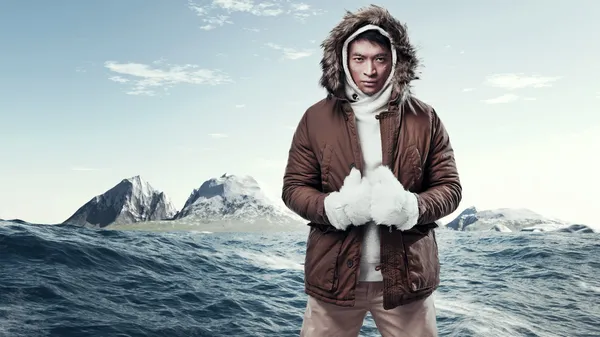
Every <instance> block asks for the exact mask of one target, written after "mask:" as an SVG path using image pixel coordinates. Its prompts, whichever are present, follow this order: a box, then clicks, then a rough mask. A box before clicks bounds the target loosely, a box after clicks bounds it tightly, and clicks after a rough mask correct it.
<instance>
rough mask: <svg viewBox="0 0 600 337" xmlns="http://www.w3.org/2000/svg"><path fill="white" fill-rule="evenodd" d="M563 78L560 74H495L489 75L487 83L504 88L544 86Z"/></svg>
mask: <svg viewBox="0 0 600 337" xmlns="http://www.w3.org/2000/svg"><path fill="white" fill-rule="evenodd" d="M559 79H561V77H560V76H554V77H550V76H538V75H531V76H525V75H523V74H495V75H491V76H488V77H487V78H486V80H485V82H484V83H485V84H487V85H489V86H491V87H496V88H502V89H509V90H515V89H523V88H543V87H550V86H552V84H553V82H556V81H558V80H559Z"/></svg>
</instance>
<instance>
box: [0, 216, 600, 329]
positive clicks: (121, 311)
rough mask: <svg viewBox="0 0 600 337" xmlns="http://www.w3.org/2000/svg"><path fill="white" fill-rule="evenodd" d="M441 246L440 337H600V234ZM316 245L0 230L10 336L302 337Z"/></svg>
mask: <svg viewBox="0 0 600 337" xmlns="http://www.w3.org/2000/svg"><path fill="white" fill-rule="evenodd" d="M437 235H438V242H439V248H440V257H441V260H442V284H441V286H440V289H439V290H438V291H437V292H436V293H435V294H434V296H435V303H436V307H437V311H438V328H439V335H440V336H460V337H469V336H486V337H493V336H502V337H512V336H569V337H575V336H600V259H599V258H598V257H599V256H600V235H599V234H569V233H496V232H480V233H465V232H453V231H448V230H439V231H438V234H437ZM305 243H306V234H305V233H276V234H235V233H202V232H197V231H175V232H162V231H123V230H95V229H85V228H76V227H69V226H44V225H21V224H11V223H7V222H4V223H0V336H10V337H20V336H27V337H34V336H103V337H108V336H173V337H175V336H186V337H187V336H282V337H283V336H298V334H299V330H300V326H301V324H302V314H303V312H304V307H305V303H306V295H305V294H304V292H303V271H302V262H303V254H304V247H305ZM361 336H379V334H378V332H377V330H376V328H375V325H374V323H373V321H372V319H371V317H370V316H367V318H366V319H365V322H364V326H363V329H362V331H361Z"/></svg>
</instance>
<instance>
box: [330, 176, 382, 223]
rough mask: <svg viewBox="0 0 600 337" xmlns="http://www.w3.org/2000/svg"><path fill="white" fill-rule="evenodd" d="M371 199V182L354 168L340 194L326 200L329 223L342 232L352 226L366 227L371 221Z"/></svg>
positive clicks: (336, 193) (331, 194)
mask: <svg viewBox="0 0 600 337" xmlns="http://www.w3.org/2000/svg"><path fill="white" fill-rule="evenodd" d="M370 197H371V186H370V184H369V182H368V181H367V179H366V178H362V177H361V174H360V171H359V170H357V169H356V168H353V169H352V170H351V171H350V174H348V176H347V177H346V179H344V183H343V185H342V188H340V190H339V192H333V193H330V194H329V195H328V196H327V197H326V198H325V200H324V207H325V214H326V215H327V218H328V219H329V222H330V223H331V224H332V225H333V226H334V227H336V228H337V229H340V230H346V228H347V227H348V226H350V225H355V226H360V225H364V224H365V223H367V222H369V221H370V220H371V209H370V207H369V206H370V203H369V200H370Z"/></svg>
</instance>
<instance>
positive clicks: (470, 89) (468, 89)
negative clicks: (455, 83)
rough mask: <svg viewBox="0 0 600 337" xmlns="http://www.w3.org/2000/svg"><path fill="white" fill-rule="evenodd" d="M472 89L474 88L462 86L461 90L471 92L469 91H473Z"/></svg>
mask: <svg viewBox="0 0 600 337" xmlns="http://www.w3.org/2000/svg"><path fill="white" fill-rule="evenodd" d="M474 90H475V88H464V89H463V90H462V91H463V92H471V91H474Z"/></svg>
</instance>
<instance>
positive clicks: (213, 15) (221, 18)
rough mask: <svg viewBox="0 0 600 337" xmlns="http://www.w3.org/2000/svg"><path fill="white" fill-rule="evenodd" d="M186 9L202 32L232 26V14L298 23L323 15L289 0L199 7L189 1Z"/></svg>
mask: <svg viewBox="0 0 600 337" xmlns="http://www.w3.org/2000/svg"><path fill="white" fill-rule="evenodd" d="M188 8H190V10H192V11H193V12H194V13H195V14H196V15H197V16H198V17H199V18H200V19H201V20H202V22H204V23H205V25H203V26H201V27H200V28H201V29H204V30H213V29H215V28H218V27H222V26H224V25H225V24H226V23H228V24H232V23H233V22H232V21H231V15H232V14H234V13H245V14H250V15H254V16H260V17H276V16H281V15H289V16H292V17H294V18H296V19H297V20H299V21H304V20H305V19H306V18H308V17H310V16H315V15H320V14H323V13H324V11H323V10H320V9H315V8H312V7H311V6H310V5H308V4H305V3H292V2H291V1H290V0H270V1H254V0H212V1H210V2H209V3H208V4H206V5H199V4H197V3H196V2H194V1H192V0H189V1H188Z"/></svg>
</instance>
